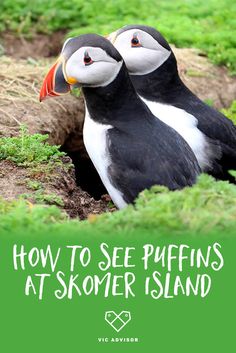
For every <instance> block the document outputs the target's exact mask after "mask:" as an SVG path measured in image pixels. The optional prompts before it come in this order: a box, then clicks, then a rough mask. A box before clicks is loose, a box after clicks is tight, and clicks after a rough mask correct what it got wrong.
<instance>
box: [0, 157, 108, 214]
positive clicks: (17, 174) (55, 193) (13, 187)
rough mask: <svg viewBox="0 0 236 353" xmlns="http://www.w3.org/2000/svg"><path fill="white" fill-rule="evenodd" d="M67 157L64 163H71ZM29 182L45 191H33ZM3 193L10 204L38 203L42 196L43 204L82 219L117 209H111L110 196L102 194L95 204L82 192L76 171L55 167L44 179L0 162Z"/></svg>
mask: <svg viewBox="0 0 236 353" xmlns="http://www.w3.org/2000/svg"><path fill="white" fill-rule="evenodd" d="M66 158H67V160H66V161H65V163H68V162H70V159H69V158H68V157H66ZM68 159H69V160H68ZM29 181H31V182H32V181H34V182H37V183H40V185H42V187H43V189H42V191H41V189H40V190H38V191H34V190H32V188H31V187H30V183H29ZM0 190H1V191H0V196H1V197H2V198H4V199H6V200H9V201H11V200H14V199H17V198H20V197H23V198H25V199H27V200H28V201H29V202H31V203H35V202H38V201H37V200H35V197H40V198H41V199H42V202H44V203H46V204H55V205H57V206H58V207H60V208H61V209H63V210H64V211H66V212H67V214H68V215H69V216H70V217H72V218H75V217H78V218H80V219H81V220H83V219H86V218H87V217H88V216H89V215H97V214H100V213H103V212H111V211H114V210H115V208H114V207H113V206H112V205H111V206H110V201H111V199H110V197H109V196H108V195H103V196H102V198H101V199H100V200H97V201H96V200H94V198H92V197H91V196H90V195H89V194H88V193H87V192H85V191H83V190H81V188H80V187H78V186H77V185H76V182H75V176H74V169H73V168H71V169H70V170H69V171H67V170H65V169H64V168H62V167H56V168H55V169H54V170H53V171H52V173H50V176H48V175H47V176H45V174H43V173H40V172H32V170H30V169H28V168H23V167H19V166H16V165H15V164H14V163H13V162H11V161H0ZM37 195H38V196H37ZM44 199H45V200H44ZM42 202H40V203H42Z"/></svg>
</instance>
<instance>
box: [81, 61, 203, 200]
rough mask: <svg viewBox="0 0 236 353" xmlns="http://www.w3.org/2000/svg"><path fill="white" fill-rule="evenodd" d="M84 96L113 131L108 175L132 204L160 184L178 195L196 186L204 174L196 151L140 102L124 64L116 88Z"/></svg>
mask: <svg viewBox="0 0 236 353" xmlns="http://www.w3.org/2000/svg"><path fill="white" fill-rule="evenodd" d="M83 93H84V97H85V100H86V105H87V108H88V111H89V114H90V116H91V118H92V119H93V120H94V121H96V122H98V123H101V124H108V125H111V126H112V128H111V129H109V130H108V132H107V146H108V147H107V149H108V151H107V153H109V155H110V159H111V164H110V166H109V168H108V174H109V178H110V181H111V183H112V184H113V185H114V186H115V187H116V188H117V189H118V190H119V191H121V193H122V194H123V198H124V200H125V201H126V202H127V203H130V202H133V201H134V199H135V198H136V197H137V195H138V193H139V192H140V191H142V190H143V189H145V188H150V187H151V186H152V185H155V184H158V185H164V186H167V187H168V188H169V189H170V190H176V189H181V188H183V187H185V186H191V185H193V184H194V183H195V182H196V178H197V175H198V174H199V173H200V168H199V166H198V163H197V160H196V158H195V156H194V154H193V152H192V150H191V149H190V147H189V146H188V144H187V143H186V142H185V140H184V139H183V138H182V137H181V136H180V135H179V134H178V133H177V132H176V131H175V130H173V129H172V128H170V127H169V126H167V125H166V124H165V123H163V122H162V121H160V120H158V119H156V117H155V116H154V115H153V114H152V113H151V112H150V110H149V109H148V108H147V106H146V105H145V104H144V103H143V102H142V101H141V99H140V98H139V97H138V95H137V94H136V92H135V90H134V88H133V85H132V83H131V81H130V78H129V75H128V72H127V69H126V67H125V64H123V66H122V68H121V70H120V72H119V74H118V76H117V77H116V79H115V80H114V81H113V82H112V83H111V84H109V85H108V86H106V87H97V88H90V87H89V88H88V87H84V88H83Z"/></svg>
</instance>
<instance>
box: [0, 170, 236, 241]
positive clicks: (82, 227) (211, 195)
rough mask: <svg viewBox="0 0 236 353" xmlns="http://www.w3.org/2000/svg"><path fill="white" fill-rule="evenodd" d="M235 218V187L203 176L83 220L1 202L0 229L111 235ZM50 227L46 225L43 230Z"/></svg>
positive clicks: (180, 229) (224, 228)
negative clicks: (191, 184) (186, 185)
mask: <svg viewBox="0 0 236 353" xmlns="http://www.w3.org/2000/svg"><path fill="white" fill-rule="evenodd" d="M235 222H236V188H235V186H234V185H231V184H229V183H227V182H215V181H214V180H213V179H212V178H211V177H209V176H207V175H202V176H201V177H200V178H199V181H198V183H197V184H196V185H195V186H194V187H192V188H185V189H184V190H182V191H175V192H170V191H168V190H167V189H166V188H164V187H153V188H152V189H151V190H149V191H147V190H145V191H143V192H142V193H141V194H140V196H139V198H138V199H137V201H136V204H135V206H131V205H130V206H129V207H128V208H126V209H124V210H121V211H117V212H115V213H106V214H104V215H101V216H93V217H91V218H90V219H89V220H88V221H85V222H79V221H77V220H76V221H75V220H74V221H69V220H68V219H66V217H65V215H64V214H63V212H61V211H59V209H57V208H56V207H55V206H48V207H46V206H45V207H44V206H41V205H34V206H32V205H29V204H28V203H27V202H24V201H22V200H21V201H18V202H16V201H14V202H7V201H3V200H1V201H0V232H1V231H3V230H11V231H14V230H22V229H27V228H29V229H31V230H37V229H39V228H41V229H44V228H45V229H56V230H58V231H61V232H62V233H65V234H69V233H78V232H88V233H89V234H93V233H94V234H95V233H97V232H98V233H100V234H107V236H108V234H109V235H110V236H112V234H116V233H117V232H121V233H122V232H129V233H130V234H132V233H134V232H139V233H142V232H149V233H150V234H151V233H153V232H155V233H159V234H171V235H185V234H189V233H190V234H192V235H198V234H209V233H211V232H212V231H214V232H217V231H218V232H222V233H223V232H225V233H228V234H232V233H233V232H234V231H235ZM49 225H50V227H51V228H48V226H49Z"/></svg>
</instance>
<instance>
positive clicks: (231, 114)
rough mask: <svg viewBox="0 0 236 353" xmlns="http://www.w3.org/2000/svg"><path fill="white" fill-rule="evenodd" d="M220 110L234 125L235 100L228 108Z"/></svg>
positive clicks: (235, 119) (235, 116) (235, 115)
mask: <svg viewBox="0 0 236 353" xmlns="http://www.w3.org/2000/svg"><path fill="white" fill-rule="evenodd" d="M221 111H222V113H223V114H225V115H226V116H227V117H228V118H229V119H231V120H232V121H233V122H234V124H235V125H236V100H235V101H233V103H232V104H231V106H230V107H229V108H228V109H221Z"/></svg>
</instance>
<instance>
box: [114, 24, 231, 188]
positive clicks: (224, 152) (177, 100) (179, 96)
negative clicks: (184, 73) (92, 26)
mask: <svg viewBox="0 0 236 353" xmlns="http://www.w3.org/2000/svg"><path fill="white" fill-rule="evenodd" d="M129 29H140V30H143V31H145V32H147V33H149V34H150V35H151V36H152V37H153V38H154V39H155V40H157V41H158V43H159V44H161V45H162V46H163V47H164V48H165V49H167V50H169V51H171V54H170V56H169V58H168V59H167V60H166V61H165V62H164V63H163V64H162V65H161V66H160V67H158V68H157V69H156V70H155V71H153V72H151V73H149V74H146V75H135V76H134V75H131V80H132V83H133V85H134V87H135V89H136V91H137V92H138V94H139V95H140V96H142V97H144V98H145V99H147V100H149V101H154V102H158V103H163V104H169V105H171V106H174V107H177V108H180V109H183V110H185V111H186V112H187V113H190V114H191V115H193V116H194V117H195V118H197V120H198V128H199V130H200V131H201V132H203V133H204V134H205V135H206V136H207V137H208V138H209V139H210V140H211V144H212V143H213V144H215V145H216V146H217V145H218V147H219V149H220V153H216V158H215V160H214V161H213V166H212V169H211V170H209V174H211V175H213V176H214V177H216V178H217V179H223V180H229V181H230V182H233V183H235V178H234V177H232V176H231V175H230V174H229V170H230V169H236V126H235V125H234V124H233V122H232V121H231V120H230V119H228V118H226V117H225V116H224V115H223V114H222V113H220V112H219V111H217V110H216V109H214V108H212V107H210V106H208V105H207V104H205V103H204V102H203V101H201V100H200V99H199V98H198V97H197V96H196V95H195V94H193V93H192V92H191V91H190V90H189V89H188V88H187V87H186V86H185V84H184V83H183V82H182V80H181V79H180V77H179V74H178V69H177V62H176V58H175V56H174V53H173V51H172V49H171V47H170V46H169V44H168V42H167V41H166V40H165V38H164V37H163V36H162V35H161V34H160V32H158V31H157V30H155V29H154V28H152V27H148V26H142V25H131V26H125V27H123V28H122V29H120V30H119V31H118V34H120V33H122V32H124V31H126V30H129ZM137 55H138V53H137Z"/></svg>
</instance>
